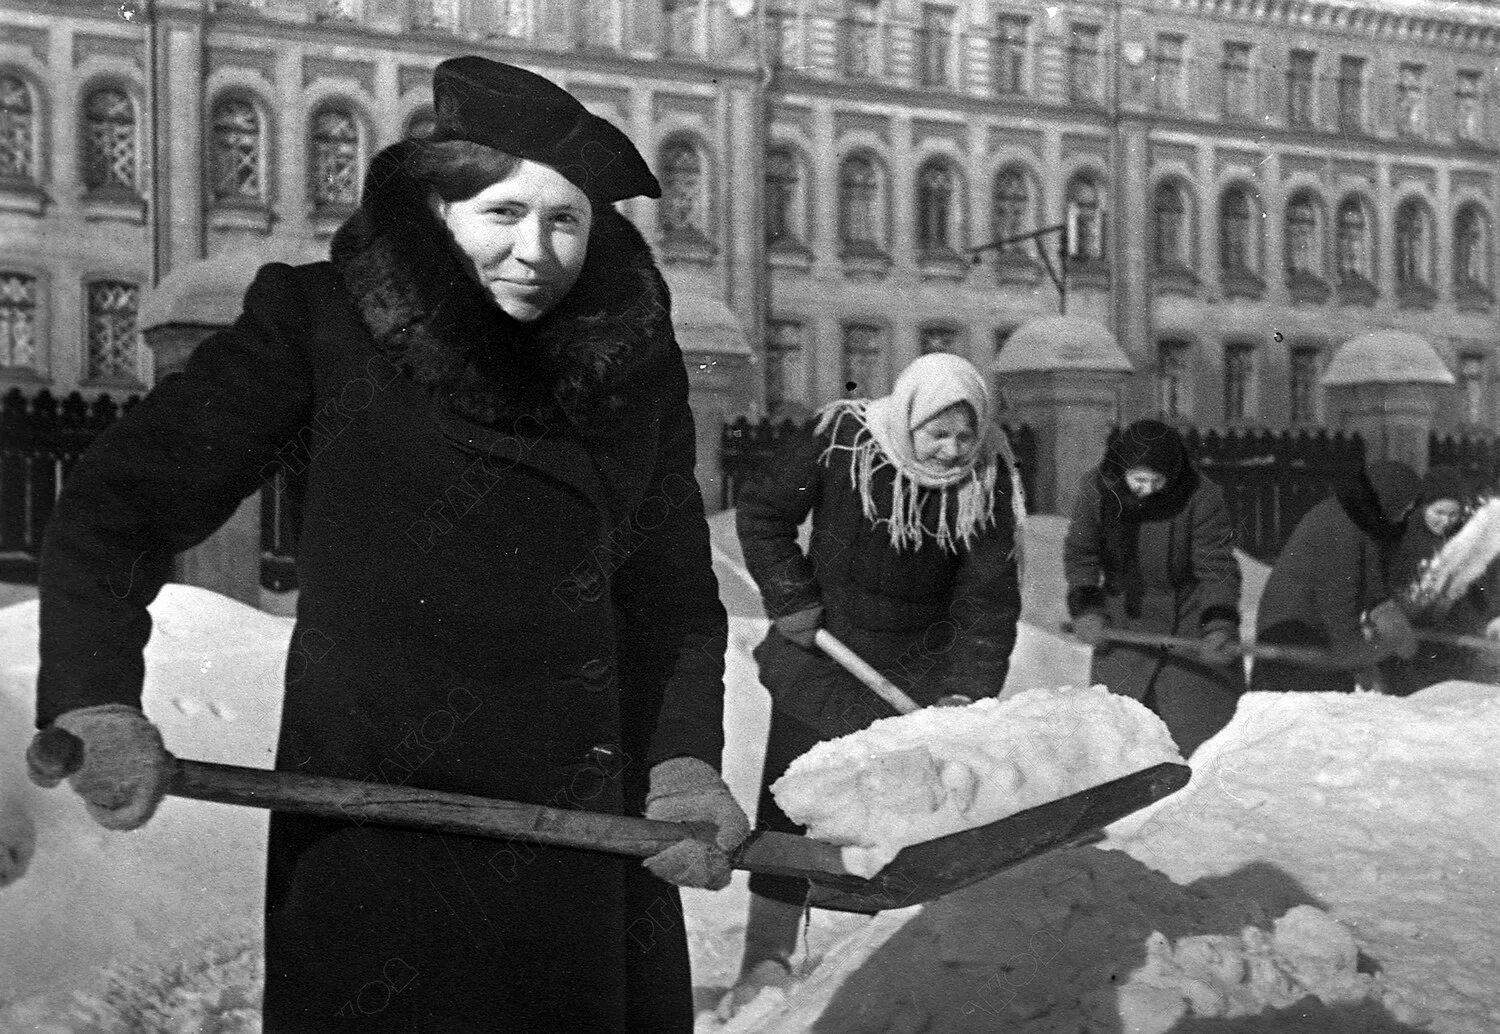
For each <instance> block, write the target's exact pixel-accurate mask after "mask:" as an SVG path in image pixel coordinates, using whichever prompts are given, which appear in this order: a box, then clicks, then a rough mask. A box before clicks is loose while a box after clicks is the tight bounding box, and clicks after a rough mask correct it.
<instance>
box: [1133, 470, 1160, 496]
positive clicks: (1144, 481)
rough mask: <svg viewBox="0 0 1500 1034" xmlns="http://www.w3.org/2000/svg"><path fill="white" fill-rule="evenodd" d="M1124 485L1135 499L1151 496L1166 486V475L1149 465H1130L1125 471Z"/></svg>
mask: <svg viewBox="0 0 1500 1034" xmlns="http://www.w3.org/2000/svg"><path fill="white" fill-rule="evenodd" d="M1125 487H1126V488H1128V489H1130V494H1131V495H1133V496H1135V497H1136V498H1137V499H1145V498H1146V497H1147V496H1153V495H1155V494H1156V493H1158V492H1160V491H1161V490H1162V489H1164V488H1166V487H1167V477H1166V475H1165V474H1162V473H1161V472H1159V471H1155V470H1152V469H1151V468H1150V467H1131V468H1130V469H1129V470H1127V471H1126V472H1125Z"/></svg>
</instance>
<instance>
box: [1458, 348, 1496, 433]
mask: <svg viewBox="0 0 1500 1034" xmlns="http://www.w3.org/2000/svg"><path fill="white" fill-rule="evenodd" d="M1487 382H1488V377H1486V375H1485V363H1484V356H1483V355H1482V354H1481V353H1478V352H1468V353H1465V354H1464V355H1461V356H1459V357H1458V384H1459V389H1460V390H1461V391H1462V392H1463V397H1462V399H1461V400H1460V404H1461V405H1462V406H1463V407H1464V423H1466V424H1473V425H1483V424H1487V423H1488V422H1489V421H1488V420H1486V419H1485V416H1486V413H1485V409H1486V406H1485V396H1486V395H1487V394H1488V391H1487V389H1488V387H1489V384H1488V383H1487Z"/></svg>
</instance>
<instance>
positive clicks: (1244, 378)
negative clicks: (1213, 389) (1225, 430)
mask: <svg viewBox="0 0 1500 1034" xmlns="http://www.w3.org/2000/svg"><path fill="white" fill-rule="evenodd" d="M1254 390H1255V346H1254V345H1249V344H1244V343H1242V342H1236V343H1233V344H1228V345H1225V346H1224V422H1225V423H1226V424H1229V423H1235V422H1237V421H1241V420H1247V419H1249V418H1250V417H1251V416H1252V415H1254V403H1255V399H1254Z"/></svg>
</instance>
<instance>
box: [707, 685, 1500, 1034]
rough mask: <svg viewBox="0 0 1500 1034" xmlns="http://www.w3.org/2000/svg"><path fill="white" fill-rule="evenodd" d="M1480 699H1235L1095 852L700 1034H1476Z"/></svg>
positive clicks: (1487, 939)
mask: <svg viewBox="0 0 1500 1034" xmlns="http://www.w3.org/2000/svg"><path fill="white" fill-rule="evenodd" d="M1497 737H1500V690H1497V688H1496V687H1493V686H1477V685H1473V684H1459V683H1446V684H1444V685H1441V686H1437V687H1433V688H1431V689H1428V690H1424V691H1423V692H1421V693H1418V694H1416V695H1415V696H1412V697H1409V698H1405V699H1400V698H1392V697H1381V696H1375V695H1371V694H1357V695H1345V694H1280V695H1278V694H1253V695H1251V696H1248V697H1246V698H1245V699H1244V700H1243V701H1242V703H1241V706H1240V710H1239V713H1238V714H1237V715H1236V717H1235V719H1234V721H1233V722H1231V723H1230V725H1229V726H1228V727H1227V728H1226V729H1224V730H1223V731H1222V732H1220V734H1219V735H1218V736H1216V737H1215V738H1214V739H1212V740H1210V741H1209V742H1208V743H1207V744H1205V745H1204V747H1203V748H1201V749H1200V751H1199V752H1198V753H1197V754H1196V755H1195V756H1194V759H1193V764H1194V776H1193V780H1192V782H1191V783H1190V784H1189V785H1188V787H1187V788H1185V789H1184V790H1182V791H1180V792H1179V793H1177V794H1175V795H1173V796H1171V797H1168V798H1166V799H1165V800H1164V801H1162V802H1160V803H1158V804H1157V805H1154V806H1153V807H1152V808H1149V809H1146V810H1145V811H1143V812H1139V813H1137V814H1136V815H1134V816H1131V817H1130V818H1127V819H1125V820H1122V821H1121V822H1119V823H1116V824H1115V826H1114V827H1112V829H1111V831H1110V837H1109V839H1108V840H1106V841H1105V842H1104V844H1103V845H1102V847H1103V848H1106V849H1101V848H1095V847H1090V848H1082V849H1078V850H1074V851H1067V852H1059V853H1055V854H1052V855H1048V856H1044V857H1043V858H1040V859H1037V860H1035V861H1033V862H1030V863H1028V864H1026V865H1024V866H1021V867H1019V868H1017V869H1014V870H1011V871H1010V872H1008V873H1004V874H1001V875H1000V876H997V877H995V878H994V879H991V880H987V881H985V882H984V883H980V884H976V885H974V886H971V887H968V888H965V889H964V890H962V891H960V892H958V893H956V894H952V895H949V896H947V897H945V898H943V899H941V900H939V901H935V902H932V903H930V904H929V905H927V906H925V907H924V908H922V909H916V910H907V912H906V913H904V914H896V913H892V914H891V916H890V917H881V920H883V921H881V920H877V922H876V923H872V924H870V926H868V927H866V928H865V930H864V931H863V932H862V933H861V934H858V935H856V936H855V937H854V938H852V939H851V941H850V942H849V943H848V945H846V946H841V949H840V950H839V951H836V952H834V953H831V954H830V956H829V960H828V961H827V962H825V964H824V966H823V968H822V970H821V971H820V972H819V973H817V974H815V976H814V979H810V980H808V981H807V982H806V983H804V984H803V985H801V986H800V987H794V988H792V989H790V991H789V993H782V992H777V995H778V997H776V998H775V999H774V1000H771V1001H768V1002H762V1003H760V1004H761V1007H760V1009H759V1010H756V1011H752V1012H751V1013H748V1014H746V1015H745V1016H743V1017H741V1018H737V1019H736V1020H734V1021H732V1022H731V1023H730V1024H728V1025H727V1026H725V1027H722V1028H716V1027H708V1026H706V1025H700V1030H711V1029H712V1030H723V1031H725V1032H736V1034H743V1032H749V1031H757V1032H764V1034H771V1032H776V1034H782V1032H787V1034H789V1032H793V1031H818V1032H820V1034H826V1032H844V1031H848V1032H854V1031H911V1032H916V1031H931V1032H939V1031H941V1032H949V1031H953V1032H964V1031H975V1032H979V1031H994V1030H1005V1031H1007V1032H1008V1034H1011V1032H1015V1034H1043V1032H1049V1034H1055V1032H1059V1031H1080V1030H1087V1031H1090V1032H1091V1034H1147V1032H1161V1031H1166V1030H1171V1031H1173V1032H1174V1034H1179V1032H1189V1031H1196V1030H1200V1029H1201V1030H1204V1031H1208V1030H1212V1031H1215V1032H1218V1031H1266V1032H1273V1031H1277V1032H1279V1031H1289V1030H1290V1031H1306V1032H1308V1034H1356V1032H1358V1034H1366V1032H1397V1031H1401V1032H1414V1031H1417V1030H1430V1031H1434V1032H1444V1034H1448V1032H1451V1034H1459V1032H1462V1034H1493V1032H1494V1031H1495V1030H1497V1029H1500V980H1497V979H1496V976H1495V974H1496V972H1497V971H1500V864H1497V863H1500V813H1497V811H1496V809H1495V808H1494V806H1493V798H1494V791H1495V787H1496V785H1497V784H1500V759H1497V757H1496V754H1495V752H1494V749H1493V745H1494V743H1495V742H1497Z"/></svg>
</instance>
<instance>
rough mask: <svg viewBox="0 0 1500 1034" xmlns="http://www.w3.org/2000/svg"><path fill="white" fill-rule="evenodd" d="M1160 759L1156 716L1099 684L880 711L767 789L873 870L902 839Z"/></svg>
mask: <svg viewBox="0 0 1500 1034" xmlns="http://www.w3.org/2000/svg"><path fill="white" fill-rule="evenodd" d="M1164 761H1172V762H1178V763H1180V762H1181V761H1182V759H1181V757H1179V756H1178V753H1177V747H1176V745H1175V744H1174V743H1173V742H1172V737H1171V734H1170V733H1168V732H1167V727H1166V726H1165V725H1164V724H1162V721H1161V719H1160V718H1158V717H1156V715H1154V714H1152V713H1151V712H1150V711H1148V710H1147V709H1146V708H1145V707H1143V706H1141V705H1140V704H1139V703H1137V702H1136V701H1134V700H1131V699H1129V698H1128V697H1122V696H1119V695H1117V694H1114V693H1110V692H1109V691H1108V690H1106V689H1105V688H1104V687H1103V686H1094V687H1092V688H1089V689H1074V688H1073V687H1072V686H1063V687H1061V688H1057V689H1051V688H1047V689H1032V690H1028V691H1026V692H1023V693H1018V694H1016V695H1015V696H1013V697H1009V698H1007V699H1005V700H980V701H976V702H975V703H973V704H969V705H967V706H965V707H931V708H924V709H923V710H920V711H916V712H914V713H912V714H908V715H900V716H897V717H894V718H884V719H881V720H880V721H878V722H876V723H874V724H873V725H871V726H870V727H869V728H867V729H863V730H861V731H859V732H856V733H851V734H850V735H848V736H842V737H840V738H838V739H835V740H829V741H827V742H824V743H820V744H818V745H817V746H815V747H813V749H812V750H810V751H808V752H807V753H806V754H804V755H802V756H801V757H800V758H797V759H796V760H795V761H793V762H792V764H791V766H790V767H789V768H788V769H787V771H786V774H785V775H783V776H782V777H781V778H780V779H778V780H777V781H776V783H775V784H774V785H773V786H772V787H771V792H772V793H773V794H774V795H775V796H776V802H777V803H778V804H780V805H781V807H782V809H783V810H784V811H785V812H786V814H787V816H788V817H789V818H791V819H792V820H793V821H795V822H799V823H802V824H804V825H806V826H807V827H808V833H809V835H810V836H813V837H817V838H818V839H820V840H827V841H829V842H831V843H835V844H843V845H846V846H845V848H844V851H843V856H844V867H845V868H846V869H848V870H849V871H850V872H852V873H855V874H857V875H860V876H873V875H874V874H875V873H877V872H879V871H880V870H881V869H882V868H884V867H885V865H886V864H887V863H889V862H890V860H891V859H892V858H894V857H896V854H897V852H899V851H900V850H901V849H902V848H903V847H906V846H907V845H909V844H915V843H920V842H921V841H924V840H931V839H934V838H935V837H940V836H944V835H946V834H948V833H956V832H958V831H959V830H962V829H969V828H972V827H974V826H982V825H984V824H986V823H989V822H994V821H995V820H997V819H1002V818H1005V817H1006V816H1008V815H1014V814H1015V813H1016V812H1018V811H1024V810H1025V809H1027V808H1032V807H1035V806H1036V805H1039V804H1045V803H1046V802H1048V801H1052V800H1056V799H1057V798H1059V797H1066V796H1068V795H1069V794H1072V793H1077V792H1078V791H1079V790H1085V789H1087V788H1089V787H1090V786H1095V785H1097V784H1099V783H1103V782H1107V781H1109V780H1111V779H1117V778H1119V777H1120V776H1124V775H1129V774H1130V773H1131V772H1137V771H1139V770H1141V769H1143V768H1149V767H1150V766H1152V765H1155V764H1158V763H1160V762H1164Z"/></svg>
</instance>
